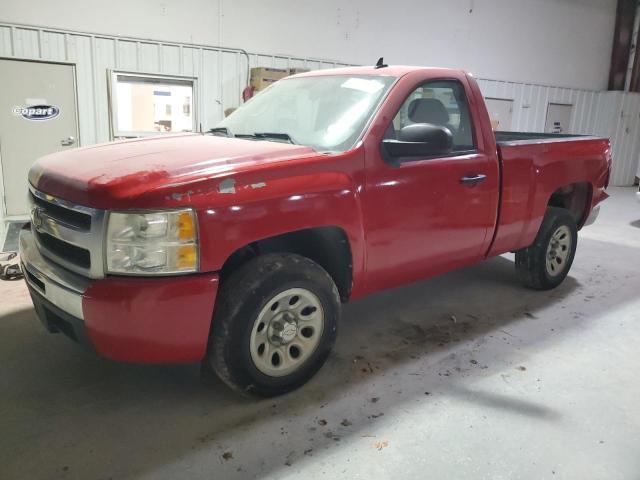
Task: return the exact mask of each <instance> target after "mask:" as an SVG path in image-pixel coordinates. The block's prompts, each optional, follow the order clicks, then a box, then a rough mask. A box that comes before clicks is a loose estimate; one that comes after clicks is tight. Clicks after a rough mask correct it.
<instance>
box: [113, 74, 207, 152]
mask: <svg viewBox="0 0 640 480" xmlns="http://www.w3.org/2000/svg"><path fill="white" fill-rule="evenodd" d="M120 75H123V76H128V77H135V78H150V79H157V80H158V81H159V82H163V81H164V82H165V83H176V82H188V83H191V92H192V95H191V113H192V115H191V124H192V129H191V131H192V132H194V133H195V132H198V131H199V130H198V125H200V123H199V117H198V113H199V110H200V109H199V108H198V106H199V105H198V97H199V96H198V77H192V76H186V75H164V74H155V73H143V72H135V71H126V70H108V82H107V93H108V100H107V103H108V109H109V137H110V139H111V140H115V139H118V138H140V137H151V136H157V135H175V134H177V133H181V132H162V131H160V132H145V131H136V130H119V129H118V93H117V90H118V89H117V85H118V76H120Z"/></svg>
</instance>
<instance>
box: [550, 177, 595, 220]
mask: <svg viewBox="0 0 640 480" xmlns="http://www.w3.org/2000/svg"><path fill="white" fill-rule="evenodd" d="M591 193H592V192H591V184H590V183H589V182H579V183H572V184H569V185H565V186H564V187H560V188H559V189H557V190H556V191H555V192H553V193H552V194H551V197H550V198H549V203H548V206H550V207H560V208H565V209H567V210H568V211H569V213H571V215H572V216H573V219H574V220H575V221H576V224H577V225H578V227H580V226H581V225H582V224H583V223H584V221H585V220H586V218H587V211H588V209H589V205H590V204H591Z"/></svg>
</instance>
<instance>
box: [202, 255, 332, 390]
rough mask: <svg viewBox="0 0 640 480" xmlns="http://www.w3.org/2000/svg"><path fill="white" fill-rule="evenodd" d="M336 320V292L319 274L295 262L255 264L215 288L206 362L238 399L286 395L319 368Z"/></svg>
mask: <svg viewBox="0 0 640 480" xmlns="http://www.w3.org/2000/svg"><path fill="white" fill-rule="evenodd" d="M339 315H340V297H339V294H338V289H337V288H336V286H335V284H334V282H333V280H332V278H331V277H330V276H329V274H328V273H327V272H326V271H325V270H324V269H323V268H322V267H320V266H319V265H317V264H316V263H314V262H313V261H311V260H309V259H308V258H305V257H301V256H299V255H294V254H269V255H264V256H260V257H256V258H254V259H253V260H250V261H248V262H247V263H245V264H244V265H243V266H241V267H240V268H239V269H238V270H237V271H236V272H234V273H233V274H232V275H231V276H230V277H229V278H228V279H227V280H226V281H225V283H224V284H223V285H222V287H221V290H220V294H219V297H218V302H217V304H216V312H215V315H214V319H213V327H212V332H211V337H210V341H209V351H208V354H207V358H206V360H205V361H207V362H208V363H209V365H210V366H211V367H212V369H213V370H214V371H215V372H216V373H217V374H218V376H219V377H220V378H221V379H222V380H223V381H224V382H225V383H227V384H228V385H229V386H231V387H232V388H234V389H236V390H239V391H241V392H246V393H252V394H256V395H259V396H274V395H280V394H283V393H286V392H288V391H290V390H293V389H295V388H297V387H299V386H301V385H302V384H304V383H305V382H306V381H307V380H309V379H310V378H311V377H312V376H313V375H314V374H315V373H316V372H317V371H318V369H320V367H321V366H322V365H323V364H324V362H325V360H326V358H327V356H328V355H329V352H330V351H331V348H332V346H333V344H334V341H335V337H336V333H337V324H338V317H339Z"/></svg>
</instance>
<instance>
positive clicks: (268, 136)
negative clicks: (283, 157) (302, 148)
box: [247, 132, 298, 145]
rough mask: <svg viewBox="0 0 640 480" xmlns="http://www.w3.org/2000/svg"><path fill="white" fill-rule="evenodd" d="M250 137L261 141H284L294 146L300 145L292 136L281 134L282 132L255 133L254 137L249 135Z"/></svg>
mask: <svg viewBox="0 0 640 480" xmlns="http://www.w3.org/2000/svg"><path fill="white" fill-rule="evenodd" d="M247 136H248V137H253V138H258V139H260V140H284V141H285V142H288V143H291V144H293V145H298V142H296V141H295V140H294V139H293V138H291V135H289V134H288V133H280V132H255V133H254V134H253V135H247Z"/></svg>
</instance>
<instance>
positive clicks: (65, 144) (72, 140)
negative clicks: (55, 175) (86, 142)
mask: <svg viewBox="0 0 640 480" xmlns="http://www.w3.org/2000/svg"><path fill="white" fill-rule="evenodd" d="M74 143H76V139H75V138H73V137H71V136H69V137H67V138H63V139H62V140H60V145H62V146H63V147H68V146H69V145H73V144H74Z"/></svg>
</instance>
